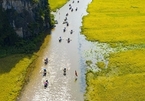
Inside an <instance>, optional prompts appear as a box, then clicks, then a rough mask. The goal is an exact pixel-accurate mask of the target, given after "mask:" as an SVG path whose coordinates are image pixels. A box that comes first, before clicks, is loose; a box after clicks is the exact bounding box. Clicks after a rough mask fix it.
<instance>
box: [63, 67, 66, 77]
mask: <svg viewBox="0 0 145 101" xmlns="http://www.w3.org/2000/svg"><path fill="white" fill-rule="evenodd" d="M63 75H64V76H65V75H66V68H64V69H63Z"/></svg>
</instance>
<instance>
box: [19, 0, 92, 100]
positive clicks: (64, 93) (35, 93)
mask: <svg viewBox="0 0 145 101" xmlns="http://www.w3.org/2000/svg"><path fill="white" fill-rule="evenodd" d="M90 2H91V0H79V2H77V1H76V0H75V1H74V2H73V0H70V1H69V2H68V3H67V4H66V5H64V6H63V7H62V8H61V9H59V10H57V12H55V13H54V15H55V19H56V20H57V22H58V24H56V27H55V28H54V30H52V33H51V35H50V36H48V37H49V39H50V40H49V42H48V45H47V47H46V48H45V50H44V52H43V54H42V56H39V58H38V60H37V61H38V62H37V63H36V65H37V66H36V68H35V69H34V71H33V72H32V75H31V77H30V79H29V82H28V84H27V85H26V86H25V88H24V90H23V91H22V94H21V96H20V97H19V98H18V101H84V92H85V86H86V85H85V68H84V61H83V58H82V56H81V55H82V48H81V47H82V44H83V41H85V40H84V37H83V36H82V35H80V31H81V30H80V26H81V25H82V17H83V16H84V15H86V14H87V12H86V9H87V5H88V4H89V3H90ZM70 7H71V8H70ZM69 8H70V10H69ZM76 8H77V10H76ZM72 9H73V10H72ZM67 13H68V15H67V16H66V14H67ZM66 18H67V20H66V21H67V22H68V23H69V26H67V24H66V23H65V24H63V22H64V19H66ZM64 28H66V31H65V32H63V29H64ZM71 30H73V33H72V34H70V31H71ZM59 37H61V38H62V41H61V42H59V41H58V39H59ZM81 37H82V38H81ZM68 38H70V42H69V43H68V42H67V39H68ZM88 47H89V46H88ZM88 47H87V48H88ZM45 58H48V60H49V62H48V64H47V65H45V64H44V59H45ZM43 68H46V69H47V72H48V73H47V75H46V76H45V77H43V76H42V72H41V70H42V69H43ZM64 68H66V76H64V75H63V69H64ZM75 70H76V71H77V73H78V78H77V80H76V81H75V78H76V76H75ZM45 80H48V81H49V84H48V87H47V88H46V89H44V81H45Z"/></svg>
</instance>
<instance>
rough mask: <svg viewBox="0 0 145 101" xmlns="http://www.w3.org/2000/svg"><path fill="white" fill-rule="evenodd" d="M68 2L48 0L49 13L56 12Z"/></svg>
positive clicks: (65, 0)
mask: <svg viewBox="0 0 145 101" xmlns="http://www.w3.org/2000/svg"><path fill="white" fill-rule="evenodd" d="M67 1H68V0H48V2H49V5H50V8H51V11H56V10H57V9H59V8H60V7H62V6H63V5H64V4H65V3H67Z"/></svg>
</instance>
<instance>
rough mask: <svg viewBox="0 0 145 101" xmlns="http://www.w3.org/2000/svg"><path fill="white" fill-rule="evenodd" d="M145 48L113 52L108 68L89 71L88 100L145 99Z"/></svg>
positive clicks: (121, 100)
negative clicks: (95, 71) (94, 71)
mask: <svg viewBox="0 0 145 101" xmlns="http://www.w3.org/2000/svg"><path fill="white" fill-rule="evenodd" d="M144 60H145V49H143V50H129V51H125V52H120V53H117V54H111V56H110V59H109V64H108V68H107V69H103V68H102V71H100V72H98V73H93V72H90V71H88V73H87V76H86V79H87V89H86V90H87V92H86V94H85V97H86V101H144V100H145V96H144V95H145V63H144Z"/></svg>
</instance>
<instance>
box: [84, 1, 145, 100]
mask: <svg viewBox="0 0 145 101" xmlns="http://www.w3.org/2000/svg"><path fill="white" fill-rule="evenodd" d="M144 4H145V1H142V0H93V1H92V3H91V4H90V5H89V7H88V12H89V15H87V16H85V17H84V19H83V26H82V30H83V31H82V33H83V34H84V35H85V36H86V38H87V39H88V40H90V41H98V42H100V43H101V42H105V43H108V44H111V45H112V44H118V43H122V44H123V46H125V47H127V46H129V45H136V47H134V48H131V49H129V50H125V51H122V52H116V53H111V54H110V56H109V58H108V61H109V63H108V66H107V68H104V67H105V63H103V62H98V63H96V65H97V66H98V67H99V68H100V69H101V71H98V72H93V71H90V70H88V72H87V74H86V80H87V88H86V93H85V100H86V101H144V100H145V62H144V60H145V49H144V47H140V45H145V35H144V34H145V9H144ZM123 46H122V47H123ZM117 47H118V46H117V45H116V47H115V48H117ZM138 47H140V48H138Z"/></svg>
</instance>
